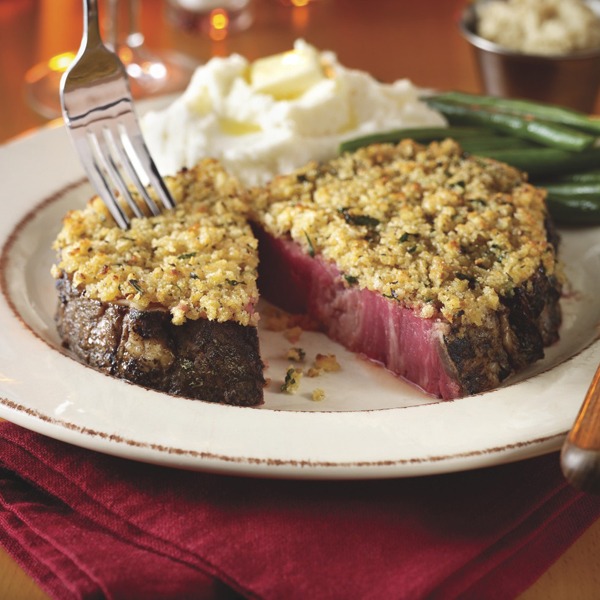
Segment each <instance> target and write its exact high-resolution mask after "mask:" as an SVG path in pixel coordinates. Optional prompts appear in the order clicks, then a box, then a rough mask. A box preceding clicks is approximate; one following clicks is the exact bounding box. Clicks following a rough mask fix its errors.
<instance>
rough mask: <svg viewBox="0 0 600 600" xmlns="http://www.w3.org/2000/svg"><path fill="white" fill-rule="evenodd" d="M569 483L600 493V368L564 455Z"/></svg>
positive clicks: (566, 445)
mask: <svg viewBox="0 0 600 600" xmlns="http://www.w3.org/2000/svg"><path fill="white" fill-rule="evenodd" d="M561 467H562V470H563V474H564V475H565V477H566V478H567V480H568V481H569V482H570V483H571V484H572V485H573V486H574V487H577V488H579V489H581V490H584V491H587V492H600V366H599V367H598V369H597V370H596V374H595V375H594V378H593V380H592V383H591V385H590V387H589V389H588V392H587V394H586V397H585V400H584V401H583V404H582V406H581V409H580V411H579V414H578V415H577V418H576V420H575V423H574V425H573V427H572V428H571V431H570V432H569V434H568V436H567V439H566V440H565V442H564V444H563V448H562V452H561Z"/></svg>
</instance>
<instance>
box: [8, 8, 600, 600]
mask: <svg viewBox="0 0 600 600" xmlns="http://www.w3.org/2000/svg"><path fill="white" fill-rule="evenodd" d="M281 1H284V0H281ZM463 3H464V0H420V1H418V2H417V1H415V0H369V1H367V0H315V1H314V2H312V3H311V4H310V5H309V6H306V7H289V6H288V7H285V6H283V5H282V4H280V3H279V2H278V1H277V0H253V14H254V21H253V24H252V26H251V27H250V28H249V29H248V30H246V31H244V32H241V33H237V34H231V35H229V36H228V37H226V38H225V39H224V40H222V41H217V42H216V41H212V40H210V39H209V38H208V36H206V35H204V34H199V33H188V32H182V31H180V30H177V29H176V28H174V27H173V26H172V25H171V24H170V23H169V22H168V20H167V19H166V17H165V4H164V0H143V2H142V3H141V4H142V5H143V6H142V15H141V29H142V31H143V33H144V34H145V37H146V43H147V46H148V47H149V48H150V49H171V50H175V51H178V52H180V53H185V54H186V55H188V56H191V57H193V58H194V59H196V60H198V61H204V60H206V59H208V58H209V57H211V56H213V55H226V54H228V53H230V52H239V53H241V54H243V55H245V56H247V57H248V58H250V59H253V58H257V57H259V56H264V55H268V54H272V53H274V52H280V51H284V50H287V49H289V48H290V47H291V45H292V43H293V41H294V40H295V39H297V38H304V39H306V40H307V41H309V42H311V43H313V44H314V45H316V46H317V47H318V48H320V49H331V50H334V51H335V52H336V53H337V55H338V56H339V58H340V60H341V61H342V62H343V63H344V64H345V65H347V66H350V67H354V68H359V69H364V70H367V71H369V72H371V73H372V74H373V75H374V76H375V77H377V78H379V79H380V80H382V81H393V80H395V79H399V78H403V77H407V78H409V79H411V80H412V81H413V82H414V83H416V84H417V85H420V86H424V87H434V88H440V89H462V90H465V91H471V92H477V91H480V86H479V81H478V77H477V73H476V67H475V63H474V61H473V57H472V56H471V52H470V49H469V47H468V46H467V44H466V43H465V41H464V40H463V39H462V37H461V36H460V34H459V32H458V28H457V26H456V22H457V19H458V16H459V14H460V10H461V8H462V6H463ZM81 27H82V21H81V1H80V0H0V143H4V142H7V141H8V140H10V139H11V138H13V137H15V136H18V135H20V134H22V133H24V132H26V131H28V130H31V129H34V128H37V127H39V126H42V125H44V124H45V123H46V122H47V120H46V119H44V118H42V117H40V116H38V115H37V114H36V113H34V112H33V111H32V110H31V108H30V107H29V106H28V104H27V101H26V98H25V88H24V79H25V74H26V72H27V71H28V69H30V68H31V67H32V66H33V65H35V64H37V63H38V62H40V61H44V60H47V59H48V58H50V57H51V56H53V55H55V54H57V53H61V52H65V51H67V50H74V49H77V48H78V46H79V40H80V36H81ZM596 112H597V113H599V114H600V105H598V104H597V105H596ZM36 168H38V169H39V166H36ZM4 201H6V199H4ZM46 597H47V596H46V595H45V594H44V593H43V592H42V591H41V590H40V589H39V587H38V586H37V585H36V584H35V583H34V582H33V581H32V579H31V578H30V577H29V576H28V575H27V574H26V573H25V572H24V571H23V570H22V569H21V568H20V567H19V566H18V565H17V564H16V563H15V562H14V561H13V559H12V558H11V557H10V556H9V555H8V554H7V553H6V552H4V551H2V550H0V598H7V599H12V600H21V599H22V600H36V599H40V598H46ZM565 598H573V599H577V600H585V599H588V598H589V599H590V600H591V599H598V598H600V521H598V522H596V523H595V524H594V525H593V526H592V527H591V528H590V529H589V530H588V531H587V532H585V533H584V534H583V535H582V536H581V538H580V539H579V540H578V541H577V542H576V543H575V544H574V545H573V546H572V547H571V548H570V549H568V550H567V551H566V552H565V553H564V554H563V555H562V556H561V557H560V558H559V560H558V561H557V562H556V563H555V564H554V565H553V566H552V567H551V568H550V569H549V570H548V571H547V572H546V573H545V574H544V575H543V576H542V577H541V578H540V579H539V580H538V581H537V582H536V583H535V584H534V585H533V586H532V587H531V588H530V589H529V590H527V591H526V592H525V593H524V594H523V595H522V599H523V600H534V599H544V600H554V599H556V600H563V599H565Z"/></svg>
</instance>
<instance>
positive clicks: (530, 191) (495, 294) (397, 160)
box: [252, 140, 559, 325]
mask: <svg viewBox="0 0 600 600" xmlns="http://www.w3.org/2000/svg"><path fill="white" fill-rule="evenodd" d="M252 196H253V215H252V218H253V219H255V220H256V221H257V222H259V223H260V224H261V225H262V226H263V227H264V228H265V229H266V230H267V231H268V232H269V233H270V234H272V235H274V236H276V237H285V236H289V237H291V239H292V240H293V241H295V242H296V243H298V244H299V245H300V246H302V248H304V250H305V252H307V253H308V254H311V255H314V254H319V255H321V256H322V257H323V258H325V259H326V260H329V261H332V262H334V263H335V264H336V265H337V267H338V268H339V269H340V271H341V272H342V274H343V276H344V278H345V280H346V282H347V284H348V285H357V286H359V287H360V288H366V289H369V290H371V291H374V292H378V293H380V294H382V295H384V296H386V297H389V298H392V299H396V300H398V301H400V302H402V303H403V304H405V305H406V306H409V307H411V308H414V309H416V310H417V311H418V313H419V314H420V316H422V317H423V318H431V317H436V316H439V315H440V314H441V315H442V316H443V317H444V318H445V319H446V320H447V321H449V322H456V321H457V320H459V319H460V320H461V322H462V323H472V324H475V325H481V324H482V323H483V322H484V321H485V318H486V315H487V314H489V311H490V310H492V311H495V310H498V308H499V305H500V298H501V297H506V296H510V295H511V294H512V293H513V292H514V290H515V288H517V287H518V286H520V285H522V284H524V283H526V282H528V281H529V280H530V279H531V278H532V277H533V275H534V274H535V273H536V271H538V269H540V268H542V269H543V270H544V272H545V273H546V275H547V276H549V277H559V273H558V272H557V263H556V255H555V253H556V250H555V248H554V246H553V245H552V243H551V241H550V240H549V236H548V231H547V228H546V227H547V209H546V205H545V193H544V192H543V191H542V190H540V189H537V188H535V187H534V186H532V185H530V184H528V183H527V181H526V179H525V176H524V175H523V174H522V173H520V172H519V171H518V170H516V169H514V168H512V167H509V166H508V165H505V164H501V163H498V162H495V161H492V160H487V159H481V158H476V157H465V156H464V155H463V152H462V150H461V148H460V146H459V145H458V144H457V143H456V142H454V141H452V140H446V141H443V142H440V143H432V144H430V145H429V146H421V145H419V144H417V143H415V142H413V141H410V140H405V141H403V142H401V143H400V144H399V145H397V146H394V145H389V144H382V145H372V146H368V147H366V148H363V149H361V150H359V151H357V152H355V153H348V154H344V155H343V156H341V157H339V158H336V159H333V160H331V161H329V162H326V163H323V164H317V163H311V164H309V165H308V166H306V167H305V168H302V169H299V170H297V171H295V172H294V173H292V174H290V175H283V176H280V177H277V178H276V179H274V180H273V181H272V182H271V184H270V185H269V186H267V187H265V188H257V189H254V190H253V191H252Z"/></svg>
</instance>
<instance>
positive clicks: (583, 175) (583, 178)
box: [539, 169, 600, 185]
mask: <svg viewBox="0 0 600 600" xmlns="http://www.w3.org/2000/svg"><path fill="white" fill-rule="evenodd" d="M548 175H549V176H551V175H552V174H551V173H549V174H548ZM545 183H547V184H548V185H550V184H557V183H598V184H600V169H591V170H589V171H586V170H583V171H578V172H576V173H567V174H565V175H559V176H558V177H552V178H551V179H548V180H546V181H543V182H541V183H540V184H539V185H544V184H545Z"/></svg>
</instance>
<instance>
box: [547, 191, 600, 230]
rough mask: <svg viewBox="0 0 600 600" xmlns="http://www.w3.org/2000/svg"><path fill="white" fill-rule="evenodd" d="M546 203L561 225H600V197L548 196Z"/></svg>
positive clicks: (553, 216)
mask: <svg viewBox="0 0 600 600" xmlns="http://www.w3.org/2000/svg"><path fill="white" fill-rule="evenodd" d="M546 202H547V205H548V210H549V211H550V214H551V215H552V218H553V219H554V220H555V222H556V223H558V224H559V225H600V196H596V197H595V198H593V197H586V198H578V197H570V196H555V195H553V194H548V197H547V198H546Z"/></svg>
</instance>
